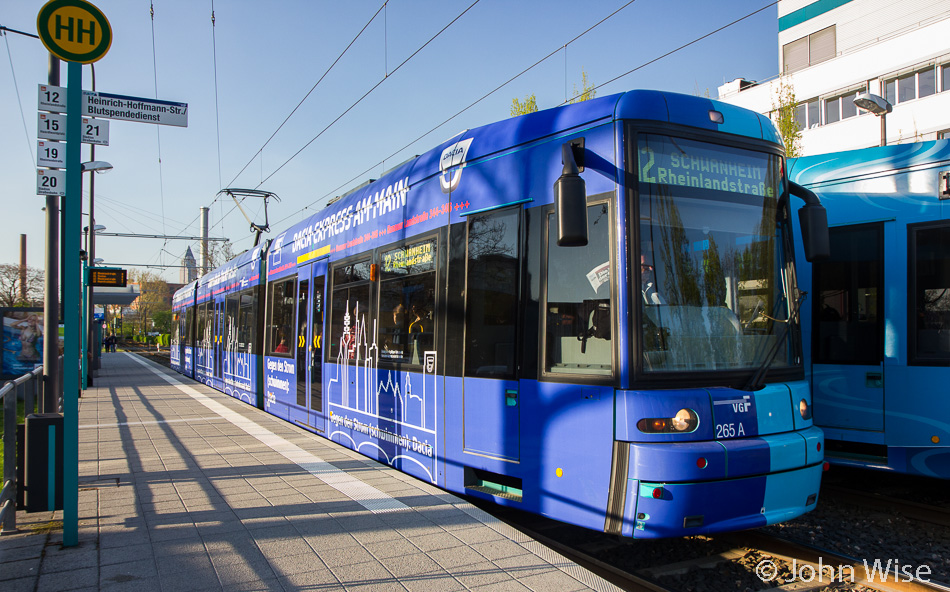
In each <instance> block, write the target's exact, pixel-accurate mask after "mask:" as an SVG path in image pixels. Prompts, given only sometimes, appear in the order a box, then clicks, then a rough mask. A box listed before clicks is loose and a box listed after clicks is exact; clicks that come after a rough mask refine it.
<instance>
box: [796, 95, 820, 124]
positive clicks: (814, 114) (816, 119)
mask: <svg viewBox="0 0 950 592" xmlns="http://www.w3.org/2000/svg"><path fill="white" fill-rule="evenodd" d="M795 123H797V124H798V129H799V131H800V130H803V129H810V128H813V127H818V126H819V125H821V103H820V102H819V101H818V99H817V98H814V99H810V100H808V101H805V102H803V103H799V104H798V105H796V106H795Z"/></svg>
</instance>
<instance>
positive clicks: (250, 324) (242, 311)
mask: <svg viewBox="0 0 950 592" xmlns="http://www.w3.org/2000/svg"><path fill="white" fill-rule="evenodd" d="M238 297H239V298H240V305H239V309H238V334H237V338H238V349H239V351H242V352H245V353H249V354H256V353H258V352H257V347H256V344H257V325H256V323H255V322H254V319H256V318H257V291H256V290H255V289H251V290H245V291H243V292H241V293H240V294H239V296H238Z"/></svg>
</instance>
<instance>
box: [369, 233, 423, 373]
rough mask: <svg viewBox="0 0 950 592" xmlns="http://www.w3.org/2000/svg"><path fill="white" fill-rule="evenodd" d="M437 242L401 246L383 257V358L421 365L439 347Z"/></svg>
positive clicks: (380, 332) (381, 294)
mask: <svg viewBox="0 0 950 592" xmlns="http://www.w3.org/2000/svg"><path fill="white" fill-rule="evenodd" d="M436 246H437V245H436V240H435V239H434V238H433V239H427V240H423V241H417V242H413V243H408V244H406V245H401V246H399V247H397V248H395V249H390V250H387V251H384V252H383V253H382V255H381V263H382V264H381V266H380V269H381V272H382V274H381V278H380V286H379V290H380V295H379V337H378V341H377V343H378V344H379V359H380V361H383V362H397V363H404V364H421V363H422V360H423V357H424V354H423V352H426V351H431V350H432V349H433V347H434V345H435V333H434V331H435V323H434V321H433V314H434V312H435V259H436Z"/></svg>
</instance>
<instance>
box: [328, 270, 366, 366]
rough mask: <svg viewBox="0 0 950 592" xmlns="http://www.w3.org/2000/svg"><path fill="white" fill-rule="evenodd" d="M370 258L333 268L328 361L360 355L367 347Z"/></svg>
mask: <svg viewBox="0 0 950 592" xmlns="http://www.w3.org/2000/svg"><path fill="white" fill-rule="evenodd" d="M369 279H370V261H369V259H364V260H361V261H357V262H351V263H345V264H343V265H338V266H336V267H334V269H333V298H332V300H331V301H330V334H329V339H328V342H329V347H328V348H326V349H327V356H328V360H330V361H336V360H338V359H340V360H344V359H357V358H363V357H364V356H365V355H366V354H365V352H366V350H367V346H368V344H367V342H366V340H367V336H368V333H367V330H370V331H371V330H372V326H373V325H372V314H371V312H372V311H371V309H370V306H369V304H370V301H369Z"/></svg>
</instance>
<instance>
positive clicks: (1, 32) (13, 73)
mask: <svg viewBox="0 0 950 592" xmlns="http://www.w3.org/2000/svg"><path fill="white" fill-rule="evenodd" d="M10 30H11V31H13V29H10ZM16 32H17V33H20V31H16ZM21 34H23V35H25V34H26V33H21ZM0 35H3V40H4V42H6V46H7V57H8V58H9V60H10V75H11V76H13V91H14V92H15V93H16V102H17V105H19V107H20V119H21V120H22V121H23V133H24V134H25V135H26V149H27V151H28V152H29V153H30V161H31V162H32V163H33V168H34V169H35V168H36V156H35V155H34V154H33V144H32V142H30V131H29V128H27V126H26V115H25V114H24V112H23V102H22V101H21V100H20V87H19V86H18V85H17V81H16V70H14V69H13V52H11V51H10V39H9V38H8V36H7V28H6V27H3V28H2V30H0ZM31 36H32V35H31Z"/></svg>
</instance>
